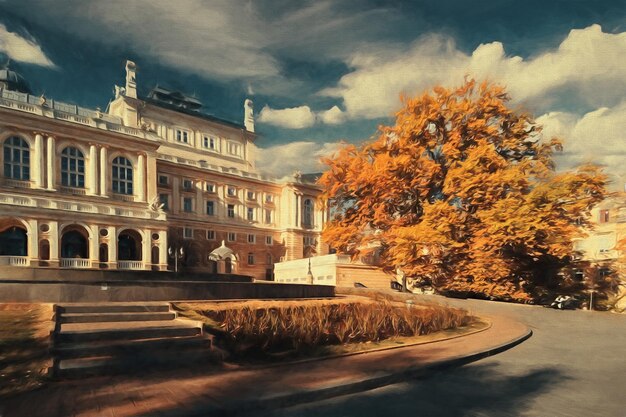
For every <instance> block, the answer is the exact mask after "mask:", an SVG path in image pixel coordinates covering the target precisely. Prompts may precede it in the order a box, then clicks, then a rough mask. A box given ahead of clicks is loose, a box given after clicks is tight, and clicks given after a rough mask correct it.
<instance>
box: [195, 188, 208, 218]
mask: <svg viewBox="0 0 626 417" xmlns="http://www.w3.org/2000/svg"><path fill="white" fill-rule="evenodd" d="M195 183H196V214H197V215H198V216H201V215H203V214H206V204H205V203H204V194H203V190H202V181H195Z"/></svg>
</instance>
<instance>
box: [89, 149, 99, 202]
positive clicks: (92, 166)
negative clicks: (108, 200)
mask: <svg viewBox="0 0 626 417" xmlns="http://www.w3.org/2000/svg"><path fill="white" fill-rule="evenodd" d="M97 168H98V154H97V152H96V145H93V144H92V145H90V146H89V184H88V188H87V193H88V194H89V195H97V194H98V174H97V172H98V171H97Z"/></svg>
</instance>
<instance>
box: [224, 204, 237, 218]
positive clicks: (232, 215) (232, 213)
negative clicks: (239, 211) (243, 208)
mask: <svg viewBox="0 0 626 417" xmlns="http://www.w3.org/2000/svg"><path fill="white" fill-rule="evenodd" d="M226 213H227V215H228V217H230V218H231V219H234V218H235V205H234V204H229V205H228V206H227V209H226Z"/></svg>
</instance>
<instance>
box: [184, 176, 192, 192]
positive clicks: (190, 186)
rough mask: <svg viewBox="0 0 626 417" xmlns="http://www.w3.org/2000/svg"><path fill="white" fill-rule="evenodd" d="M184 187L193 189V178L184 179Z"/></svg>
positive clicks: (188, 189)
mask: <svg viewBox="0 0 626 417" xmlns="http://www.w3.org/2000/svg"><path fill="white" fill-rule="evenodd" d="M183 188H184V189H185V190H186V191H190V190H193V181H192V180H189V179H184V180H183Z"/></svg>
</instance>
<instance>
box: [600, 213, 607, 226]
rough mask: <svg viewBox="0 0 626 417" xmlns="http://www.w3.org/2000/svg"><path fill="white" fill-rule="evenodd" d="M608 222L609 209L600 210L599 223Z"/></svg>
mask: <svg viewBox="0 0 626 417" xmlns="http://www.w3.org/2000/svg"><path fill="white" fill-rule="evenodd" d="M608 222H609V211H608V210H600V223H608Z"/></svg>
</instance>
